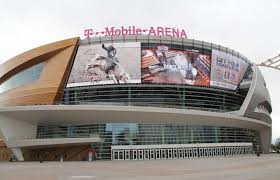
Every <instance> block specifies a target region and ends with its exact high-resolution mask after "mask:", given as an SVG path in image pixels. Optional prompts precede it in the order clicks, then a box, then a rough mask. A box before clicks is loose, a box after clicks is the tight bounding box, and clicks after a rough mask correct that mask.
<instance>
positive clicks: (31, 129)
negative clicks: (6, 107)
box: [0, 115, 37, 161]
mask: <svg viewBox="0 0 280 180" xmlns="http://www.w3.org/2000/svg"><path fill="white" fill-rule="evenodd" d="M36 132H37V125H35V124H32V123H29V122H26V121H22V120H20V119H14V118H11V117H7V116H3V115H0V135H1V136H2V138H3V140H4V142H5V144H6V146H7V147H8V148H10V149H11V151H12V152H13V154H14V155H15V156H16V158H17V160H18V161H24V158H23V154H22V151H21V149H20V145H18V146H17V145H13V146H12V147H11V146H10V140H24V139H30V138H32V139H36Z"/></svg>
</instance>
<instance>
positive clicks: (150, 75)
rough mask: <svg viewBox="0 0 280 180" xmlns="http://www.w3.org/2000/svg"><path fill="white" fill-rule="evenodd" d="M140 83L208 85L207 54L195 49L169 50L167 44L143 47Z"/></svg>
mask: <svg viewBox="0 0 280 180" xmlns="http://www.w3.org/2000/svg"><path fill="white" fill-rule="evenodd" d="M141 56H142V59H141V75H142V83H164V84H183V85H198V86H207V87H208V86H209V84H210V64H211V58H210V56H209V55H205V54H202V53H199V52H197V51H180V50H169V49H168V47H167V46H158V48H157V49H143V50H142V54H141Z"/></svg>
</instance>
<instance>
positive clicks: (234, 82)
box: [210, 49, 248, 90]
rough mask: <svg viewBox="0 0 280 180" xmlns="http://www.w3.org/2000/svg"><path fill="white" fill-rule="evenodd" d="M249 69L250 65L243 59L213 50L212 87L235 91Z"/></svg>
mask: <svg viewBox="0 0 280 180" xmlns="http://www.w3.org/2000/svg"><path fill="white" fill-rule="evenodd" d="M247 68H248V63H247V62H245V61H243V60H242V59H240V58H238V57H236V56H232V55H230V54H227V53H225V52H222V51H218V50H215V49H213V50H212V63H211V81H210V86H212V87H220V88H226V89H231V90H235V89H236V88H237V87H238V85H239V84H240V82H241V80H242V78H243V76H244V74H245V72H246V70H247Z"/></svg>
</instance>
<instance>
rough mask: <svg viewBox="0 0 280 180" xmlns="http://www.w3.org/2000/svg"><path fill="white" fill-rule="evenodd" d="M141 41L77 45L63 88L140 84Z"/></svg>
mask: <svg viewBox="0 0 280 180" xmlns="http://www.w3.org/2000/svg"><path fill="white" fill-rule="evenodd" d="M140 46H141V44H140V43H139V42H127V43H114V44H98V45H90V44H81V45H80V46H79V48H78V52H77V54H76V57H75V60H74V64H73V67H72V70H71V73H70V76H69V79H68V83H67V87H76V86H88V85H101V84H121V83H141V71H140V70H141V67H140V61H141V60H140V58H141V50H140Z"/></svg>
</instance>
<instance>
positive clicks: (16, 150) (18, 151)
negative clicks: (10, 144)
mask: <svg viewBox="0 0 280 180" xmlns="http://www.w3.org/2000/svg"><path fill="white" fill-rule="evenodd" d="M10 149H11V151H12V152H13V154H14V155H15V156H16V158H17V161H24V158H23V155H22V151H21V149H20V148H10Z"/></svg>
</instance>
